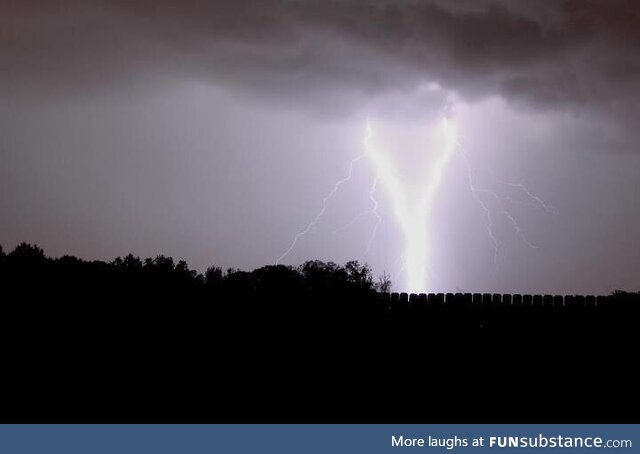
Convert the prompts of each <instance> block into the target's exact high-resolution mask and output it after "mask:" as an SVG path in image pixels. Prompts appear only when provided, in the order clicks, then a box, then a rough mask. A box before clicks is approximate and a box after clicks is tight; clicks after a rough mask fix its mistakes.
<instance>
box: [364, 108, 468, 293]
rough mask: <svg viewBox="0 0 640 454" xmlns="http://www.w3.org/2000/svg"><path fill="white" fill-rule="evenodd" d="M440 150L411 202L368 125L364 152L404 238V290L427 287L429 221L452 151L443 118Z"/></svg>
mask: <svg viewBox="0 0 640 454" xmlns="http://www.w3.org/2000/svg"><path fill="white" fill-rule="evenodd" d="M438 132H439V135H440V140H441V147H440V150H439V154H438V155H437V157H436V160H435V162H434V164H433V166H431V168H430V169H429V172H428V174H427V175H426V177H425V180H424V181H425V185H424V187H423V190H422V191H421V193H419V194H417V196H418V198H417V201H415V203H413V204H412V203H411V201H410V200H409V199H410V194H409V191H407V190H406V189H405V187H404V185H403V182H402V181H401V180H400V179H399V178H398V175H397V173H396V171H395V167H394V164H393V163H392V162H391V160H390V158H389V157H388V156H387V155H386V154H385V153H383V152H382V151H381V150H379V149H378V148H377V147H376V146H375V145H374V143H373V129H372V126H371V123H370V122H367V128H366V134H365V139H364V146H365V153H366V154H367V155H368V156H369V157H370V158H371V161H372V163H373V166H374V169H375V172H376V175H377V178H378V179H379V180H380V181H381V182H382V184H383V185H384V186H385V188H386V190H387V192H388V193H389V194H390V197H391V199H392V203H393V213H394V216H395V218H396V220H397V222H398V224H399V225H400V229H401V230H402V233H403V235H404V238H405V252H404V254H403V255H404V261H403V269H404V270H405V271H406V276H407V277H406V279H407V282H406V284H407V290H408V291H411V292H419V291H424V290H425V289H426V288H427V285H426V275H427V269H428V266H427V263H428V253H429V247H428V222H427V221H428V218H429V214H430V212H431V208H432V205H433V200H434V198H435V194H436V192H437V190H438V187H439V186H440V182H441V180H442V175H443V172H444V169H445V166H446V164H447V162H448V161H449V159H450V157H451V155H452V154H453V151H454V148H455V143H456V140H455V130H454V127H453V125H452V124H451V122H450V121H449V120H448V119H447V118H446V117H445V118H443V119H442V122H441V124H440V128H439V131H438Z"/></svg>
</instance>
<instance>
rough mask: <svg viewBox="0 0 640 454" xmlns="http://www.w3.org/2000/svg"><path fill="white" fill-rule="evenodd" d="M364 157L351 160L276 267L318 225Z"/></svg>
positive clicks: (363, 155) (279, 259) (277, 261)
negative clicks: (319, 207)
mask: <svg viewBox="0 0 640 454" xmlns="http://www.w3.org/2000/svg"><path fill="white" fill-rule="evenodd" d="M365 156H366V151H365V152H364V153H362V154H360V155H358V156H356V157H355V158H353V159H352V160H351V162H350V163H349V169H348V171H347V176H346V177H344V178H343V179H341V180H338V181H337V182H336V183H335V185H334V186H333V189H332V190H331V192H329V194H327V195H326V196H325V197H324V199H322V208H321V209H320V211H319V212H318V214H316V217H315V218H313V220H312V221H311V222H310V223H309V224H308V225H307V227H305V229H304V230H302V231H300V232H298V233H297V234H296V235H295V236H294V237H293V241H292V242H291V244H290V245H289V248H288V249H287V250H286V251H284V253H282V255H281V256H280V257H279V258H278V260H276V265H278V264H279V263H280V262H282V260H284V259H285V258H286V257H287V256H288V255H289V254H290V253H291V251H293V248H295V247H296V244H297V243H298V240H300V238H302V237H303V236H305V235H306V234H307V233H309V232H310V231H311V229H312V228H313V227H315V226H316V225H317V224H318V222H320V219H322V216H324V213H325V211H327V206H328V204H329V201H330V200H331V199H333V197H335V195H336V194H337V192H338V190H339V189H340V186H342V185H343V184H345V183H346V182H347V181H349V180H350V179H351V176H352V175H353V168H354V166H355V164H356V163H357V162H358V161H360V160H361V159H363V158H364V157H365Z"/></svg>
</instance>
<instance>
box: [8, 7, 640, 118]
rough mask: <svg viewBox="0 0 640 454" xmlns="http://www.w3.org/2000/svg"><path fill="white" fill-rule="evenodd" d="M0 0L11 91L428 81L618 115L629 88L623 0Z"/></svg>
mask: <svg viewBox="0 0 640 454" xmlns="http://www.w3.org/2000/svg"><path fill="white" fill-rule="evenodd" d="M3 2H4V3H5V4H4V5H3V7H2V9H3V15H2V18H0V25H1V27H0V29H1V30H2V32H1V34H0V67H1V68H2V72H1V74H2V75H0V77H1V78H2V82H3V84H5V85H11V86H13V87H15V86H25V87H31V88H32V89H33V88H43V87H48V88H54V89H56V90H59V89H68V88H70V87H75V88H82V87H87V86H89V87H99V86H109V85H113V84H116V86H117V84H118V83H120V82H122V81H123V80H124V81H135V82H141V81H142V82H143V83H145V81H150V80H151V81H152V80H153V78H154V77H163V76H167V75H168V76H174V75H179V76H186V77H193V78H197V79H203V80H210V81H212V82H213V83H216V84H231V85H234V86H236V87H238V88H239V89H242V90H247V91H251V92H253V93H254V94H257V95H259V96H264V97H267V98H270V99H273V100H277V101H279V102H287V103H290V102H295V103H301V102H302V103H305V102H307V101H309V102H308V104H309V106H314V105H316V106H317V105H318V104H320V107H321V108H322V103H326V104H332V103H335V104H336V105H337V106H343V105H344V106H345V107H348V106H349V105H352V104H354V103H358V102H361V101H362V99H367V98H368V97H371V96H376V95H380V94H383V93H388V92H393V91H398V90H400V91H402V90H406V91H409V92H410V91H411V90H415V89H416V87H418V86H420V85H421V84H425V83H428V82H433V81H435V82H438V83H439V84H441V85H442V86H444V87H446V88H448V89H452V90H455V91H457V92H458V93H460V94H461V95H462V96H463V97H465V98H468V99H476V98H479V97H485V96H491V95H499V96H502V97H504V98H506V99H509V100H513V101H517V102H522V103H525V104H527V105H531V106H536V107H542V108H563V109H565V108H570V109H586V110H588V111H594V110H597V111H600V112H606V113H607V115H611V114H616V116H619V117H620V118H626V117H627V116H628V113H629V112H630V111H633V109H634V107H633V105H634V104H635V98H636V97H637V94H638V92H639V91H638V90H639V88H640V87H639V83H638V80H640V79H639V78H638V77H637V76H638V74H639V73H640V57H639V55H640V52H639V51H640V27H638V26H637V25H638V22H640V21H639V19H640V18H639V13H638V12H637V11H636V10H637V8H636V7H635V4H634V2H633V1H624V0H608V1H588V0H585V1H568V0H567V1H548V2H544V5H540V2H527V1H505V0H503V1H501V0H482V1H473V2H471V1H468V0H465V1H443V0H439V1H432V2H417V1H416V2H413V1H404V2H391V1H377V2H374V1H368V2H363V1H337V0H335V1H322V2H319V1H318V2H307V1H294V0H289V1H285V0H277V1H268V2H263V1H249V0H240V1H233V2H231V1H229V2H206V1H196V0H187V1H177V0H174V1H171V0H165V1H150V0H138V1H118V0H92V1H71V0H68V1H63V2H49V1H47V2H42V1H26V2H25V1H22V2H7V1H6V0H3ZM327 96H329V97H328V98H327Z"/></svg>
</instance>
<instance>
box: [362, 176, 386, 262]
mask: <svg viewBox="0 0 640 454" xmlns="http://www.w3.org/2000/svg"><path fill="white" fill-rule="evenodd" d="M377 187H378V178H377V177H376V178H374V180H373V185H372V186H371V190H370V191H369V200H371V203H372V204H373V208H371V211H370V212H371V214H373V215H374V216H375V217H376V219H377V221H376V223H375V225H374V226H373V230H372V231H371V236H370V237H369V241H367V249H366V250H365V252H364V253H365V254H368V253H369V251H370V250H371V244H373V240H374V238H375V237H376V233H377V232H378V227H380V223H381V222H382V217H381V216H380V213H378V206H379V204H378V200H377V199H376V197H375V195H374V194H375V193H376V189H377Z"/></svg>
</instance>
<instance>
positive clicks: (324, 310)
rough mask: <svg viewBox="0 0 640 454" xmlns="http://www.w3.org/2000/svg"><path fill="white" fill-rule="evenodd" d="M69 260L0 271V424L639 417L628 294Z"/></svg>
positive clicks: (634, 324)
mask: <svg viewBox="0 0 640 454" xmlns="http://www.w3.org/2000/svg"><path fill="white" fill-rule="evenodd" d="M74 260H76V259H73V260H72V259H70V258H69V259H67V260H66V261H65V260H61V259H57V260H56V261H52V260H50V259H43V260H42V261H41V262H38V263H35V262H34V260H33V257H32V258H31V259H29V260H23V261H22V262H20V260H17V259H16V258H15V257H14V258H13V259H10V258H8V257H7V256H4V258H3V261H0V264H1V265H0V288H1V303H0V342H1V344H0V345H1V346H2V356H1V358H2V368H1V376H0V384H1V388H0V389H1V390H2V394H1V405H0V420H1V421H2V422H227V423H231V422H300V423H304V422H361V423H370V422H381V423H391V422H440V423H444V422H459V423H464V422H514V423H516V422H545V423H547V422H549V423H553V422H599V423H602V422H636V423H637V422H640V416H639V415H640V413H639V412H638V396H639V393H638V389H639V383H640V381H639V380H638V372H637V371H636V370H637V362H638V346H639V345H640V343H639V337H640V335H639V333H640V331H639V330H638V322H639V319H638V315H639V310H638V307H639V304H640V302H639V301H638V295H637V294H624V293H618V294H616V295H613V296H609V297H607V298H600V299H598V300H597V302H596V300H592V299H585V300H582V299H580V298H578V299H575V298H574V299H572V298H569V299H566V300H565V299H564V298H556V299H555V300H554V299H550V298H546V299H542V298H531V300H529V298H526V297H525V298H523V299H518V298H517V297H515V298H513V297H511V296H509V297H506V298H504V297H503V296H500V298H497V297H493V296H491V295H486V296H484V297H483V296H482V295H476V297H475V298H474V297H473V296H472V295H468V296H464V295H457V296H455V295H450V296H448V297H447V298H446V300H444V298H441V297H439V296H432V295H429V298H428V299H426V298H418V297H414V298H412V300H411V301H410V302H409V301H405V300H404V298H402V299H401V298H400V297H399V296H394V298H393V299H392V298H391V297H390V296H389V295H387V294H381V293H376V292H375V291H373V290H372V288H371V286H368V285H360V284H361V283H358V279H356V278H353V275H352V278H353V279H351V278H350V279H351V280H349V279H347V281H348V283H347V284H344V285H342V286H341V285H338V284H336V283H335V282H333V281H332V282H333V283H332V285H329V286H323V285H324V283H326V282H328V281H323V280H317V279H316V280H315V281H313V279H311V278H310V277H309V276H310V275H309V274H308V273H307V274H305V276H306V279H307V280H302V281H301V280H300V279H299V278H298V277H296V276H297V275H295V274H292V273H290V271H291V269H288V268H286V267H272V268H269V269H268V270H266V271H264V270H263V274H259V273H258V274H257V275H256V274H255V273H256V272H254V274H252V275H251V276H249V275H244V277H243V278H238V281H237V282H226V281H225V280H224V279H222V280H218V281H216V279H215V276H213V277H212V276H208V278H206V279H205V278H202V277H201V279H198V277H197V276H195V274H194V273H192V272H186V274H185V273H183V271H184V270H182V271H180V272H176V271H175V269H176V267H175V266H172V270H173V271H171V272H169V271H167V270H164V271H162V270H158V269H153V267H150V268H147V271H146V272H145V271H144V266H142V265H141V267H137V265H136V266H135V267H134V268H131V269H128V270H127V269H126V267H125V266H124V265H118V266H115V267H114V266H112V265H106V264H102V263H100V262H91V263H89V262H79V261H77V260H76V261H74ZM317 264H318V263H316V265H317ZM287 270H288V271H287ZM325 271H326V269H325ZM189 273H191V274H189ZM183 274H184V276H183ZM187 275H188V276H187ZM180 276H182V277H180ZM185 276H187V277H185ZM189 276H190V277H189ZM316 277H317V276H316ZM324 277H325V278H326V275H324ZM243 279H244V280H243ZM309 279H311V280H312V281H313V285H310V284H309V282H310V281H309ZM225 282H226V283H225ZM509 298H511V301H509ZM596 303H597V304H596Z"/></svg>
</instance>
